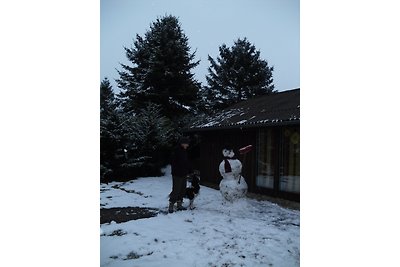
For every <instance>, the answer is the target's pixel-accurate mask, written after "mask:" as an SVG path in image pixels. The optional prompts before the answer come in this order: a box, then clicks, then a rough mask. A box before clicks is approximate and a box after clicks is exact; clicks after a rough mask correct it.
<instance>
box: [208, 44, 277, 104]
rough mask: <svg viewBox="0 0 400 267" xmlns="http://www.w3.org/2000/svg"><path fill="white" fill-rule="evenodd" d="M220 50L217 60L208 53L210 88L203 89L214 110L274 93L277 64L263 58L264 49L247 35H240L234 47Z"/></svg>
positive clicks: (222, 47)
mask: <svg viewBox="0 0 400 267" xmlns="http://www.w3.org/2000/svg"><path fill="white" fill-rule="evenodd" d="M219 53H220V55H219V57H218V58H217V60H214V59H213V58H212V57H211V56H208V60H209V62H210V64H211V66H210V67H209V68H208V72H209V74H208V75H207V76H206V79H207V83H208V87H207V88H206V89H205V90H203V91H202V95H203V96H204V97H205V98H207V99H208V101H209V102H211V103H212V107H213V108H214V109H222V108H225V107H227V106H230V105H232V104H234V103H237V102H240V101H242V100H246V99H249V98H251V97H254V96H258V95H263V94H268V93H272V92H274V85H273V79H272V71H273V70H274V67H269V66H268V62H267V61H266V60H262V59H261V58H260V51H259V50H256V48H255V46H254V45H252V44H251V43H250V42H249V41H248V40H247V39H246V38H244V39H240V38H239V39H238V40H237V41H235V42H234V45H233V46H232V47H231V48H228V47H227V46H226V45H225V44H223V45H221V46H220V47H219Z"/></svg>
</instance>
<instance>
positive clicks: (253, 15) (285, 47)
mask: <svg viewBox="0 0 400 267" xmlns="http://www.w3.org/2000/svg"><path fill="white" fill-rule="evenodd" d="M100 8H101V11H100V20H101V22H100V78H101V80H103V79H104V78H105V77H107V78H108V79H109V80H110V82H111V84H112V86H113V89H114V90H115V91H118V90H119V88H118V87H117V85H116V83H115V81H114V80H115V79H117V78H119V75H118V72H117V71H116V69H118V70H121V67H120V65H119V63H124V64H126V63H128V61H127V59H126V56H125V50H124V49H123V47H132V46H133V42H134V40H136V34H139V35H140V36H142V37H143V35H144V33H145V32H146V31H148V30H149V29H150V24H151V23H152V22H154V21H155V20H156V19H157V18H160V17H163V16H164V15H174V16H176V17H178V19H179V22H180V23H181V27H182V30H183V31H184V33H185V34H186V36H187V37H188V38H189V46H190V47H191V48H192V49H191V52H194V51H195V50H197V52H196V58H195V59H196V60H200V64H199V65H198V66H197V67H196V68H195V69H193V73H195V77H196V79H197V80H198V81H199V82H201V83H202V84H203V85H206V79H205V76H206V75H207V74H208V71H207V68H208V67H209V65H210V64H209V61H208V59H207V58H208V55H210V56H211V57H213V58H214V59H216V58H217V57H218V56H219V51H218V48H219V46H221V45H222V44H223V43H225V44H226V45H227V46H228V47H231V46H232V45H233V42H234V41H235V40H237V39H238V38H244V37H247V39H248V40H249V41H250V42H251V43H252V44H254V45H255V47H256V49H257V50H260V52H261V58H262V59H264V60H267V61H268V65H269V66H274V72H273V78H274V84H275V89H277V90H278V91H285V90H288V89H293V88H298V87H300V3H299V0H168V1H167V0H164V1H163V0H118V1H115V0H101V2H100Z"/></svg>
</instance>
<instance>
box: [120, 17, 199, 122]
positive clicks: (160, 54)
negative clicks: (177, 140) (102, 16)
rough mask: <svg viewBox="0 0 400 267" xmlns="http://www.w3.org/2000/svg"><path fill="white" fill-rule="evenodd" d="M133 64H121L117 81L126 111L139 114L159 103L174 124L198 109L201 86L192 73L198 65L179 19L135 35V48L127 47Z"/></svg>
mask: <svg viewBox="0 0 400 267" xmlns="http://www.w3.org/2000/svg"><path fill="white" fill-rule="evenodd" d="M125 51H126V56H127V58H128V60H129V61H130V62H131V63H132V65H131V66H130V65H125V64H121V67H122V69H123V70H121V71H118V72H119V75H120V78H119V79H118V80H117V83H118V87H119V88H121V93H120V95H119V98H120V100H121V106H122V108H123V110H124V111H132V110H133V111H135V112H137V111H139V110H141V109H143V108H144V107H146V106H147V105H148V104H149V103H154V104H158V105H159V106H160V107H161V112H162V114H164V115H165V116H167V117H168V118H169V119H171V120H172V121H173V122H175V123H176V122H178V121H179V118H181V117H182V116H183V115H185V114H188V113H191V112H192V110H193V109H195V106H196V102H197V99H198V91H199V88H200V83H199V82H197V81H196V80H195V79H194V74H193V73H191V70H192V69H193V68H194V67H196V66H197V65H198V64H199V61H194V58H195V52H193V53H191V52H190V47H189V45H188V38H187V37H186V35H185V34H184V32H183V31H182V29H181V25H180V23H179V21H178V19H177V18H176V17H174V16H171V15H169V16H165V17H163V18H160V19H157V20H156V21H155V22H154V23H152V25H151V26H150V30H149V31H147V32H146V33H145V35H144V37H141V36H139V35H136V41H135V42H134V47H132V48H125Z"/></svg>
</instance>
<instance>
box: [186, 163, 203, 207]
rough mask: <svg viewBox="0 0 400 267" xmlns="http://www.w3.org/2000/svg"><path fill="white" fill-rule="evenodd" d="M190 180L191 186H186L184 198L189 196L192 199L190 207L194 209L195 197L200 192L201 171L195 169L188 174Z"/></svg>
mask: <svg viewBox="0 0 400 267" xmlns="http://www.w3.org/2000/svg"><path fill="white" fill-rule="evenodd" d="M188 181H189V182H190V186H189V187H186V191H185V196H184V198H188V199H189V200H190V204H189V209H191V210H192V209H194V206H193V202H194V199H195V198H196V197H197V196H198V195H199V193H200V172H199V171H197V170H195V171H194V172H193V173H192V174H190V175H189V176H188Z"/></svg>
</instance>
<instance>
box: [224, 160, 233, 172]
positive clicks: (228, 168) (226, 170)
mask: <svg viewBox="0 0 400 267" xmlns="http://www.w3.org/2000/svg"><path fill="white" fill-rule="evenodd" d="M224 161H225V172H226V173H227V172H232V168H231V164H230V163H229V161H228V160H227V159H224Z"/></svg>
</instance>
